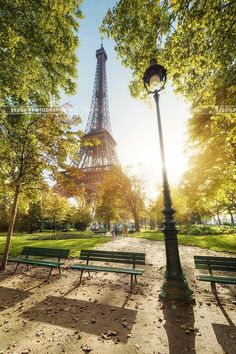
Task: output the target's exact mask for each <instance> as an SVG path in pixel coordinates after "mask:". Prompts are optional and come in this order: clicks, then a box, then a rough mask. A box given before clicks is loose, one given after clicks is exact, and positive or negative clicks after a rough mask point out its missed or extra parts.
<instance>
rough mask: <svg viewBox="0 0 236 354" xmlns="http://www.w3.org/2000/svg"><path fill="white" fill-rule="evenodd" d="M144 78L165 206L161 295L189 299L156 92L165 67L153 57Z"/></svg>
mask: <svg viewBox="0 0 236 354" xmlns="http://www.w3.org/2000/svg"><path fill="white" fill-rule="evenodd" d="M158 76H159V83H161V82H162V81H163V82H164V83H163V85H162V86H161V88H159V89H155V90H154V91H150V90H148V89H147V84H150V83H151V81H152V78H153V77H154V78H156V77H158ZM143 80H144V85H145V88H146V89H147V91H148V93H152V94H153V96H154V100H155V103H156V112H157V124H158V133H159V143H160V153H161V163H162V183H163V185H162V186H163V203H164V208H163V210H162V213H163V214H164V220H163V228H162V232H163V234H164V241H165V252H166V272H165V275H164V283H163V286H162V291H161V294H160V298H161V299H162V300H183V301H188V302H190V301H192V296H191V294H192V292H191V290H190V289H189V287H188V284H187V282H186V280H185V277H184V274H183V271H182V267H181V263H180V257H179V249H178V239H177V234H178V230H177V229H176V226H175V220H174V214H175V209H174V208H173V207H172V200H171V196H170V189H169V183H168V178H167V171H166V161H165V150H164V141H163V134H162V125H161V115H160V108H159V92H160V91H161V90H162V89H163V88H164V85H165V82H166V70H165V69H164V68H163V67H162V66H161V65H159V64H156V62H155V61H152V64H151V65H150V67H149V68H147V70H146V71H145V74H144V78H143ZM153 81H154V80H153Z"/></svg>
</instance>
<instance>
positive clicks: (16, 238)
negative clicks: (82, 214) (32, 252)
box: [0, 233, 111, 257]
mask: <svg viewBox="0 0 236 354" xmlns="http://www.w3.org/2000/svg"><path fill="white" fill-rule="evenodd" d="M47 234H48V233H47ZM42 235H44V233H38V234H33V235H28V234H27V235H25V234H14V235H13V237H12V241H11V249H10V255H11V256H16V255H18V254H19V253H20V251H21V249H22V248H23V247H24V246H31V247H46V248H66V249H70V250H71V251H70V257H78V256H79V254H80V250H81V249H92V248H94V247H99V246H101V245H103V244H104V243H106V242H108V241H110V240H111V237H107V236H93V237H90V238H77V239H68V240H34V236H42ZM45 235H46V234H45ZM4 245H5V235H4V236H3V235H1V236H0V255H2V254H3V249H4Z"/></svg>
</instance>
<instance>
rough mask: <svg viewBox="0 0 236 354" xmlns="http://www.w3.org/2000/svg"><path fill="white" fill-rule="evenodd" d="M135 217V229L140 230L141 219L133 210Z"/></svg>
mask: <svg viewBox="0 0 236 354" xmlns="http://www.w3.org/2000/svg"><path fill="white" fill-rule="evenodd" d="M133 217H134V225H135V231H137V232H139V231H140V230H139V219H138V217H137V214H136V213H135V212H133Z"/></svg>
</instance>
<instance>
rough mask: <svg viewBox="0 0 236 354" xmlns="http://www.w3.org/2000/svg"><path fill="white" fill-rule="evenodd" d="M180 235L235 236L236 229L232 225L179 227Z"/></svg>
mask: <svg viewBox="0 0 236 354" xmlns="http://www.w3.org/2000/svg"><path fill="white" fill-rule="evenodd" d="M179 233H180V234H181V235H230V234H236V227H233V226H232V225H230V226H229V225H221V226H211V225H188V224H187V225H181V226H180V228H179Z"/></svg>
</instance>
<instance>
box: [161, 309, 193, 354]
mask: <svg viewBox="0 0 236 354" xmlns="http://www.w3.org/2000/svg"><path fill="white" fill-rule="evenodd" d="M163 314H164V319H165V321H166V322H165V324H164V328H165V330H166V333H167V337H168V345H169V354H183V353H185V352H191V353H196V350H195V336H196V334H197V333H198V331H197V329H196V328H194V314H193V305H187V304H178V305H175V304H174V305H171V304H166V306H165V308H164V309H163Z"/></svg>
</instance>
